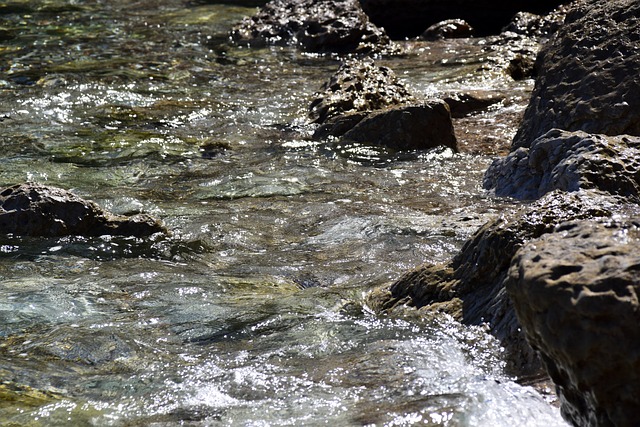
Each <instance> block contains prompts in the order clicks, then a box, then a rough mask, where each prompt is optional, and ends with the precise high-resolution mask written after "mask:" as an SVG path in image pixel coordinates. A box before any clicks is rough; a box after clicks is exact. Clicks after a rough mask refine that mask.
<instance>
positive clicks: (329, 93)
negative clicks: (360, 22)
mask: <svg viewBox="0 0 640 427" xmlns="http://www.w3.org/2000/svg"><path fill="white" fill-rule="evenodd" d="M411 102H415V97H414V96H413V95H412V94H411V92H409V89H407V87H406V86H405V85H404V84H403V83H402V82H400V81H399V80H398V78H397V76H396V74H395V73H394V72H393V70H391V69H390V68H388V67H380V66H378V65H376V64H375V63H374V62H373V60H372V59H370V58H365V59H363V60H351V61H346V62H344V63H343V64H342V65H341V66H340V68H339V69H338V71H336V73H335V74H334V75H333V76H331V78H330V79H329V81H328V82H326V83H325V84H324V85H323V86H322V88H321V90H320V91H319V92H318V93H316V95H315V99H314V100H313V101H312V102H311V105H310V106H309V117H310V118H311V120H312V121H313V122H314V123H324V122H326V121H327V120H328V119H330V118H332V117H336V116H339V115H343V114H348V113H369V112H371V111H374V110H379V109H382V108H387V107H391V106H398V105H403V104H408V103H411Z"/></svg>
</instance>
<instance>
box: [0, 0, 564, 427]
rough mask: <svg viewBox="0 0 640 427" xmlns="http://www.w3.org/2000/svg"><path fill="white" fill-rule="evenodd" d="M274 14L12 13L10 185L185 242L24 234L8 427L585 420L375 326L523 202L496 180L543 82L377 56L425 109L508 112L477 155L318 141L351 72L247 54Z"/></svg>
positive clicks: (2, 77) (471, 359)
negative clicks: (433, 267)
mask: <svg viewBox="0 0 640 427" xmlns="http://www.w3.org/2000/svg"><path fill="white" fill-rule="evenodd" d="M254 11H255V9H254V8H250V7H240V6H234V5H225V4H208V5H206V4H205V5H202V4H189V3H187V2H184V1H178V0H162V1H150V0H147V1H137V2H126V1H124V0H115V1H95V0H91V1H82V2H81V1H58V0H40V1H36V0H25V1H20V0H16V1H10V2H8V3H5V4H4V5H0V19H1V21H0V60H1V62H0V147H1V148H2V151H1V152H0V163H1V164H2V169H1V172H0V185H2V186H3V187H4V186H8V185H12V184H15V183H20V182H26V181H31V182H38V183H42V184H47V185H52V186H59V187H63V188H65V189H69V190H71V191H73V192H74V193H76V194H78V195H79V196H82V197H84V198H87V199H92V200H94V201H96V202H97V203H98V204H99V205H100V206H102V207H103V208H105V209H107V210H110V211H112V212H114V213H118V214H133V213H138V212H146V213H149V214H151V215H153V216H154V217H156V218H159V219H161V220H162V221H163V222H164V224H165V225H166V226H167V228H168V229H169V230H170V231H171V236H169V237H161V236H156V237H154V238H152V239H136V238H129V237H113V236H101V237H96V238H87V237H81V236H71V237H63V238H55V239H45V238H24V237H19V236H0V239H1V240H0V425H3V426H4V425H7V426H69V425H73V426H85V425H86V426H174V425H183V426H270V425H273V426H284V425H291V426H301V425H305V426H315V425H332V426H351V425H354V426H361V425H375V426H383V425H384V426H410V425H429V426H513V425H517V426H545V427H549V426H564V425H566V424H565V423H564V421H563V420H562V419H561V417H560V415H559V410H558V409H557V407H556V405H555V404H554V403H553V397H552V395H549V396H548V395H544V396H543V395H542V394H540V393H539V392H538V391H536V390H534V389H533V388H531V387H526V386H522V385H520V384H519V383H518V382H517V381H516V379H515V378H513V377H512V376H511V375H509V374H508V373H507V372H505V369H504V368H505V362H504V355H503V351H502V349H501V348H500V346H499V344H498V343H497V342H496V340H495V339H493V338H492V337H491V336H490V335H488V334H487V333H486V331H485V330H484V329H483V328H482V327H468V326H463V325H460V324H458V323H456V322H455V321H453V320H452V319H449V318H447V317H445V316H438V315H433V316H427V317H424V316H423V317H419V316H417V315H415V316H412V315H407V317H406V318H391V317H381V316H377V315H375V314H374V313H372V312H371V310H369V309H368V307H367V306H366V304H365V296H366V294H367V292H368V291H370V290H371V289H374V288H375V287H377V286H380V285H383V284H385V283H388V282H390V281H393V280H395V279H396V278H398V277H399V276H400V275H401V274H402V273H403V272H405V271H407V270H409V269H411V268H413V267H415V266H417V265H420V264H422V263H424V262H440V261H445V260H447V259H449V258H450V257H451V256H452V255H453V254H455V253H456V251H457V250H458V249H459V248H460V247H461V245H462V244H463V242H464V241H465V240H466V239H467V238H468V237H469V236H470V235H471V234H472V233H473V232H474V231H475V230H476V229H477V228H478V227H479V226H480V225H482V224H483V223H484V222H486V221H487V220H489V219H491V218H494V217H495V216H496V215H498V214H499V213H500V212H501V211H502V210H504V209H507V208H510V207H511V205H512V202H510V201H507V200H501V199H497V198H494V197H492V196H491V195H489V194H487V193H486V192H484V191H483V190H482V188H481V180H482V176H483V173H484V171H485V169H486V168H487V166H488V165H489V164H490V163H491V161H492V159H493V158H494V157H495V156H496V155H499V154H503V153H505V152H506V151H507V150H508V146H509V142H510V139H511V137H512V136H513V135H514V133H515V131H516V126H517V123H518V119H519V117H520V115H521V114H522V111H523V109H524V108H525V106H526V102H527V98H528V95H529V93H530V91H531V89H532V84H533V83H532V81H531V80H524V81H520V82H515V81H513V80H512V79H510V78H509V77H507V76H506V75H505V74H504V73H502V72H500V71H499V70H494V69H493V68H491V66H490V64H489V62H490V58H489V55H487V53H486V50H484V49H483V46H484V44H483V41H482V40H481V39H478V40H476V39H464V40H450V41H438V42H430V43H428V42H416V41H404V42H399V44H400V45H402V47H403V49H404V51H405V53H404V54H403V55H397V56H393V57H380V58H376V62H378V63H379V64H381V65H386V66H389V67H390V68H392V69H393V70H394V71H395V72H396V74H397V75H398V76H399V77H400V79H401V80H402V81H403V82H405V83H406V84H407V85H408V86H409V87H410V88H411V90H412V91H414V92H415V93H416V94H419V95H420V96H422V97H424V98H425V99H426V98H431V97H443V96H446V95H448V94H451V93H460V92H473V93H475V94H479V95H482V96H485V97H486V96H495V97H498V98H500V99H501V100H502V101H501V102H499V103H496V104H495V105H493V106H492V107H489V108H488V109H486V110H485V111H482V112H479V113H476V114H472V115H470V116H468V117H465V118H460V119H456V120H455V121H454V126H455V131H456V135H457V137H458V141H459V146H460V151H461V152H460V153H453V152H452V151H450V150H447V149H435V150H430V151H417V152H393V151H391V150H385V149H380V148H372V147H366V146H348V147H344V146H336V145H335V144H331V143H329V142H318V141H313V140H312V138H311V134H312V132H313V126H312V125H311V124H310V123H309V120H308V118H307V111H308V105H309V103H310V101H311V99H312V98H313V94H314V92H316V91H317V90H318V89H319V88H320V86H321V85H322V83H323V82H325V81H326V80H328V78H329V77H330V76H331V74H332V73H333V72H335V71H336V69H337V68H338V66H339V65H340V63H341V61H342V59H344V58H340V57H337V56H332V55H317V54H306V53H302V52H300V51H298V50H297V49H295V48H293V47H267V48H249V47H246V46H238V45H234V44H232V43H231V42H230V41H229V40H228V37H227V34H228V31H229V29H230V28H231V26H232V25H233V24H234V23H235V22H237V21H238V20H240V19H241V18H242V17H243V16H246V15H250V14H252V13H253V12H254Z"/></svg>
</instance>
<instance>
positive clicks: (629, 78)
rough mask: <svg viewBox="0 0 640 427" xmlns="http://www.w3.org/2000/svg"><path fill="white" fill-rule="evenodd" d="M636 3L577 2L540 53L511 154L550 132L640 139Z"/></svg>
mask: <svg viewBox="0 0 640 427" xmlns="http://www.w3.org/2000/svg"><path fill="white" fill-rule="evenodd" d="M639 22H640V3H639V2H637V1H635V0H617V1H604V0H599V1H594V2H580V3H578V4H577V6H576V7H575V8H574V9H572V10H571V12H570V13H569V14H568V15H567V17H566V20H565V24H564V25H562V27H561V28H560V29H559V30H558V32H557V33H556V35H555V37H554V38H553V39H552V40H551V41H550V42H549V43H548V44H547V45H545V47H544V48H543V49H542V50H541V52H540V55H539V56H538V60H537V65H536V68H537V70H538V78H537V79H536V85H535V88H534V91H533V94H532V97H531V101H530V103H529V106H528V107H527V110H526V111H525V115H524V119H523V123H522V126H521V127H520V129H519V131H518V133H517V134H516V136H515V138H514V140H513V149H514V150H515V149H517V148H519V147H529V146H530V145H531V143H532V142H533V141H535V140H536V138H538V137H540V136H542V135H544V134H545V133H546V132H548V131H549V130H551V129H553V128H559V129H563V130H568V131H577V130H582V131H585V132H589V133H597V134H605V135H621V134H629V135H636V136H637V135H640V74H638V71H637V70H638V69H640V49H638V43H640V25H639V24H638V23H639Z"/></svg>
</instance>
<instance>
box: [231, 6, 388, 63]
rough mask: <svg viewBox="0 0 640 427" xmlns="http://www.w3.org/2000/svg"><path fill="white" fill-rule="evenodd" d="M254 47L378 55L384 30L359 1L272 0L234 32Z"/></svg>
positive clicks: (384, 43)
mask: <svg viewBox="0 0 640 427" xmlns="http://www.w3.org/2000/svg"><path fill="white" fill-rule="evenodd" d="M231 38H232V39H233V40H235V41H236V42H239V43H249V44H251V45H258V46H261V45H291V44H293V45H298V46H300V47H301V48H302V49H304V50H306V51H310V52H339V53H340V52H361V53H367V52H379V51H384V50H385V48H387V47H389V45H390V40H389V38H388V37H387V35H386V34H385V32H384V30H382V29H380V28H378V27H376V26H375V25H374V24H372V23H371V22H370V21H369V18H368V16H367V15H366V14H365V13H364V12H363V10H362V8H361V7H360V3H359V2H358V0H321V1H317V0H272V1H270V2H269V3H267V4H266V5H264V7H262V8H261V9H260V10H259V12H258V13H257V14H256V15H254V16H253V17H251V18H246V19H244V20H243V21H242V22H240V23H239V24H237V25H236V26H235V27H234V28H233V29H232V30H231Z"/></svg>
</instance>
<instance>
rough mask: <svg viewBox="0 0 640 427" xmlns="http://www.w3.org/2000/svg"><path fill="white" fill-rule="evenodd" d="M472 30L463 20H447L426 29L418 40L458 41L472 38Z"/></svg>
mask: <svg viewBox="0 0 640 427" xmlns="http://www.w3.org/2000/svg"><path fill="white" fill-rule="evenodd" d="M473 33H474V29H473V27H472V26H471V25H469V23H468V22H467V21H465V20H464V19H447V20H446V21H442V22H438V23H436V24H433V25H432V26H430V27H429V28H427V29H426V30H425V31H424V33H422V34H421V35H420V38H422V39H424V40H440V39H459V38H466V37H472V36H473Z"/></svg>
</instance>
